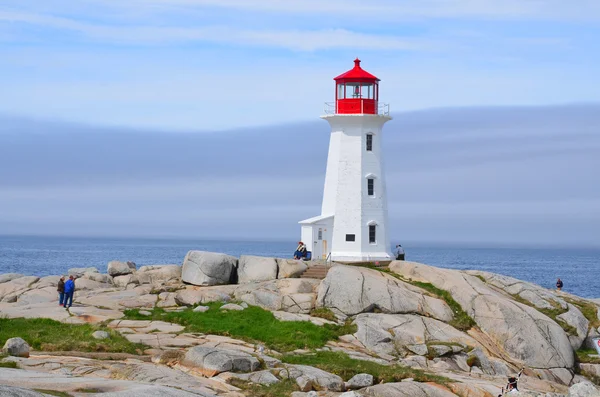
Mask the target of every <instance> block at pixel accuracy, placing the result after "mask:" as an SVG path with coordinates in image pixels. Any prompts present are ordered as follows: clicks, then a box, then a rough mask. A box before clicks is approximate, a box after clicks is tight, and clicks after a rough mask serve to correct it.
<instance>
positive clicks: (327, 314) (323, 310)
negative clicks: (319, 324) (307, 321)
mask: <svg viewBox="0 0 600 397" xmlns="http://www.w3.org/2000/svg"><path fill="white" fill-rule="evenodd" d="M310 315H311V316H313V317H319V318H324V319H325V320H329V321H336V320H337V319H336V317H335V314H333V312H332V311H331V309H329V308H327V307H319V308H317V309H312V310H311V311H310Z"/></svg>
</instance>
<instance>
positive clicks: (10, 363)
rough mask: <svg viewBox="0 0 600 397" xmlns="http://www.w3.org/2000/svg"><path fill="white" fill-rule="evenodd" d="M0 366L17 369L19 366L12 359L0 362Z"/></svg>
mask: <svg viewBox="0 0 600 397" xmlns="http://www.w3.org/2000/svg"><path fill="white" fill-rule="evenodd" d="M0 368H13V369H18V368H19V366H18V365H17V363H16V362H14V361H5V362H0Z"/></svg>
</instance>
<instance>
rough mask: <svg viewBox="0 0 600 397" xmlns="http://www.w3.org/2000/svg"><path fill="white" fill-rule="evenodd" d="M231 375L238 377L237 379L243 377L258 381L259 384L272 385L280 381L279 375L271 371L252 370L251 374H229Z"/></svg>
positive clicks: (254, 381)
mask: <svg viewBox="0 0 600 397" xmlns="http://www.w3.org/2000/svg"><path fill="white" fill-rule="evenodd" d="M228 375H230V376H231V377H234V378H237V379H242V380H246V381H249V382H252V383H256V384H258V385H266V386H268V385H272V384H275V383H279V382H280V380H279V378H278V377H276V376H275V375H273V374H272V373H271V372H270V371H267V370H265V371H257V372H251V373H249V374H235V373H232V374H228Z"/></svg>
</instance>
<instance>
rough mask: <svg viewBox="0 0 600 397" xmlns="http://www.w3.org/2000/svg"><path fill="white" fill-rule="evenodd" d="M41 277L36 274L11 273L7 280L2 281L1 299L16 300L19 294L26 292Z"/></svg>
mask: <svg viewBox="0 0 600 397" xmlns="http://www.w3.org/2000/svg"><path fill="white" fill-rule="evenodd" d="M39 279H40V278H39V277H35V276H21V275H12V274H11V275H9V277H5V280H6V281H5V282H2V283H0V301H1V302H9V303H11V302H16V301H17V296H18V295H20V294H22V293H23V292H26V291H28V290H29V289H30V287H31V286H32V285H33V284H35V283H36V282H37V281H38V280H39Z"/></svg>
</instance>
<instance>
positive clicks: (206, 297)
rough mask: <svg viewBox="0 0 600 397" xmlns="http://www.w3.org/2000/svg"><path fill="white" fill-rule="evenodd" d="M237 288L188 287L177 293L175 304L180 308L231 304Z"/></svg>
mask: <svg viewBox="0 0 600 397" xmlns="http://www.w3.org/2000/svg"><path fill="white" fill-rule="evenodd" d="M236 287H237V286H235V285H224V286H214V287H202V288H200V287H187V288H186V289H182V290H180V291H178V292H177V294H176V295H175V302H176V303H177V304H178V305H180V306H194V305H198V304H201V303H210V302H229V301H230V300H231V295H232V294H233V292H234V291H235V289H236Z"/></svg>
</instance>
